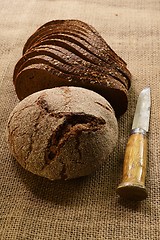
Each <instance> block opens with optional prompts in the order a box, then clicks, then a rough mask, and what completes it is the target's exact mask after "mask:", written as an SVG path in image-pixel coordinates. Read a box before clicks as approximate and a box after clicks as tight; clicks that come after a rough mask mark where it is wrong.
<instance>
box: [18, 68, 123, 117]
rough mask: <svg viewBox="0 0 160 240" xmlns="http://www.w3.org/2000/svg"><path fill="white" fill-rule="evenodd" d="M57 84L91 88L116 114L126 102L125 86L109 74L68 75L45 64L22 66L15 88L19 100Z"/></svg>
mask: <svg viewBox="0 0 160 240" xmlns="http://www.w3.org/2000/svg"><path fill="white" fill-rule="evenodd" d="M57 86H77V87H83V88H87V89H90V90H93V91H95V92H97V93H99V94H101V95H102V96H103V97H105V98H106V99H107V100H108V101H109V102H110V104H111V105H112V107H113V109H114V110H115V113H116V116H117V117H118V116H120V115H122V114H123V113H124V112H125V111H126V109H127V104H128V99H127V90H126V88H125V87H124V86H123V85H122V84H121V83H119V82H118V81H116V80H115V79H114V78H112V77H111V76H106V78H103V79H101V78H98V76H95V77H91V76H90V77H85V76H77V75H70V74H65V73H62V72H60V71H59V70H57V69H55V68H53V67H50V66H48V65H45V64H34V65H30V66H28V67H26V68H24V69H23V70H22V71H21V72H20V73H19V74H18V76H17V78H16V84H15V90H16V93H17V96H18V98H19V99H20V100H22V99H23V98H25V97H26V96H28V95H30V94H32V93H34V92H37V91H40V90H42V89H47V88H53V87H57Z"/></svg>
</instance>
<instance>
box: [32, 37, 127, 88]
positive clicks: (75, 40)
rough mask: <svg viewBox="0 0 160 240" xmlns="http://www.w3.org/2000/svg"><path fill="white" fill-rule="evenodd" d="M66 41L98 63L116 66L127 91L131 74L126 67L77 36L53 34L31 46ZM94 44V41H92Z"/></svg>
mask: <svg viewBox="0 0 160 240" xmlns="http://www.w3.org/2000/svg"><path fill="white" fill-rule="evenodd" d="M56 39H58V40H66V41H67V42H70V43H72V42H73V43H74V44H76V45H78V46H79V47H81V48H82V49H84V50H86V51H88V52H89V53H91V54H93V55H94V56H96V57H97V58H99V59H100V61H104V62H105V64H107V65H111V66H112V65H114V66H115V65H117V70H118V72H120V75H123V77H124V79H125V81H126V84H127V85H128V89H129V87H130V85H131V74H130V72H129V71H128V69H127V68H126V66H124V65H123V66H122V65H120V64H119V63H117V62H116V61H115V60H114V59H113V57H112V56H111V55H110V52H108V55H107V56H104V54H102V52H101V51H99V50H98V49H97V48H96V47H94V46H93V45H91V44H89V42H88V41H86V40H85V39H84V40H83V39H82V38H79V37H78V36H71V35H68V34H53V35H52V38H44V39H42V40H41V41H39V42H37V43H35V45H33V47H32V49H33V48H35V47H37V46H40V45H50V44H53V45H54V44H55V43H54V42H53V40H56ZM93 42H95V41H93Z"/></svg>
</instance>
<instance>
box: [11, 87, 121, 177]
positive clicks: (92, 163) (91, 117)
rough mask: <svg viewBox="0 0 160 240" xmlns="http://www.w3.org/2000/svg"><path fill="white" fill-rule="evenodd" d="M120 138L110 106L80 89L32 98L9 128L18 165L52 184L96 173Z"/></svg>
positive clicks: (52, 91) (53, 91) (60, 89)
mask: <svg viewBox="0 0 160 240" xmlns="http://www.w3.org/2000/svg"><path fill="white" fill-rule="evenodd" d="M117 138H118V126H117V120H116V118H115V114H114V110H113V108H112V107H111V105H110V104H109V103H108V101H107V100H106V99H105V98H103V97H102V96H100V95H99V94H97V93H95V92H93V91H91V90H87V89H84V88H80V87H58V88H53V89H47V90H42V91H40V92H37V93H34V94H32V95H30V96H28V97H27V98H25V99H23V100H22V101H21V102H20V103H18V105H17V106H16V107H15V108H14V110H13V111H12V113H11V115H10V117H9V120H8V125H7V139H8V142H9V147H10V149H11V152H12V154H13V156H14V157H15V158H16V160H17V161H18V162H19V163H20V164H21V165H22V166H23V167H24V168H25V169H27V170H28V171H30V172H32V173H34V174H37V175H40V176H43V177H46V178H49V179H51V180H55V179H70V178H76V177H80V176H84V175H88V174H90V173H92V172H93V171H95V170H96V169H97V168H98V166H100V165H101V164H102V163H103V162H105V161H107V159H108V155H109V154H110V153H111V152H112V151H113V149H114V147H115V144H116V142H117Z"/></svg>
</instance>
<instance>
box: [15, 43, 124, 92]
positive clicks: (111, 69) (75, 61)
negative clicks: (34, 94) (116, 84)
mask: <svg viewBox="0 0 160 240" xmlns="http://www.w3.org/2000/svg"><path fill="white" fill-rule="evenodd" d="M52 46H53V45H51V46H50V45H46V46H45V45H44V46H41V47H40V46H39V50H40V49H43V47H44V49H45V50H46V52H44V51H43V50H42V51H39V52H38V54H41V52H43V55H46V56H51V58H50V61H52V60H53V63H55V64H56V62H55V61H54V60H56V59H57V60H61V61H60V62H59V63H58V64H61V63H68V65H70V66H71V67H70V71H71V70H72V68H75V67H76V68H78V69H80V70H82V68H83V69H84V70H82V71H81V72H83V74H84V75H85V74H86V73H87V71H88V72H90V70H92V72H94V71H96V72H97V73H98V74H99V75H100V74H103V75H104V76H106V75H107V74H108V75H111V76H113V77H114V78H115V79H116V80H118V81H120V82H121V83H122V84H124V86H125V87H126V88H127V89H128V88H129V86H128V82H127V81H126V79H125V78H124V76H123V75H121V73H120V72H119V71H117V68H115V66H114V65H113V66H112V65H108V66H106V65H104V66H101V64H99V66H98V65H95V64H91V62H87V61H85V60H82V58H80V57H79V56H78V55H75V54H74V53H73V52H72V53H71V52H70V51H68V50H66V49H63V48H62V51H61V52H60V51H57V50H56V49H54V48H53V49H52ZM35 53H37V51H36V52H34V51H32V52H30V53H28V55H26V56H25V60H24V57H22V59H20V61H19V63H17V65H16V68H15V71H14V76H13V78H14V82H15V78H16V76H17V74H18V72H19V71H21V69H22V68H23V65H24V66H26V64H25V62H26V61H27V60H28V59H30V58H32V57H35V56H36V55H37V54H35ZM52 53H53V55H52ZM55 54H56V55H58V56H57V57H56V58H55ZM68 56H69V57H68ZM59 58H61V59H59ZM98 60H99V59H98ZM92 63H93V61H92ZM58 64H57V67H58ZM64 67H65V66H64ZM64 67H63V66H62V67H61V70H63V68H64ZM84 67H85V68H84ZM73 70H74V69H73Z"/></svg>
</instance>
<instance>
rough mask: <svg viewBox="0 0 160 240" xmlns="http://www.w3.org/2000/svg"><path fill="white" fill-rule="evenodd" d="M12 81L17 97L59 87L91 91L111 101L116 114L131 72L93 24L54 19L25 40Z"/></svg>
mask: <svg viewBox="0 0 160 240" xmlns="http://www.w3.org/2000/svg"><path fill="white" fill-rule="evenodd" d="M13 82H14V85H15V90H16V93H17V96H18V98H19V99H20V100H22V99H23V98H25V97H27V96H28V95H30V94H32V93H34V92H37V91H40V90H43V89H48V88H53V87H59V86H76V87H83V88H87V89H90V90H93V91H95V92H97V93H99V94H101V95H102V96H103V97H105V98H106V99H107V100H108V101H109V102H110V104H111V105H112V107H113V109H114V110H115V114H116V116H117V117H118V116H120V115H122V114H123V113H124V112H125V111H126V110H127V104H128V96H127V95H128V90H129V88H130V84H131V74H130V72H129V71H128V69H127V68H126V63H125V62H124V61H123V60H122V59H121V58H120V57H119V56H118V55H117V54H116V53H115V52H114V51H113V50H112V49H111V48H110V47H109V46H108V44H107V43H106V42H105V40H104V39H103V38H102V37H101V36H100V35H99V33H98V32H97V31H96V30H95V29H94V28H93V27H92V26H90V25H88V24H86V23H84V22H82V21H79V20H54V21H51V22H48V23H46V24H44V25H43V26H41V27H40V28H38V29H37V31H36V32H35V33H34V34H33V35H32V36H31V37H30V38H29V39H28V40H27V42H26V44H25V46H24V49H23V56H22V58H21V59H20V60H19V61H18V63H17V64H16V66H15V70H14V75H13Z"/></svg>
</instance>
